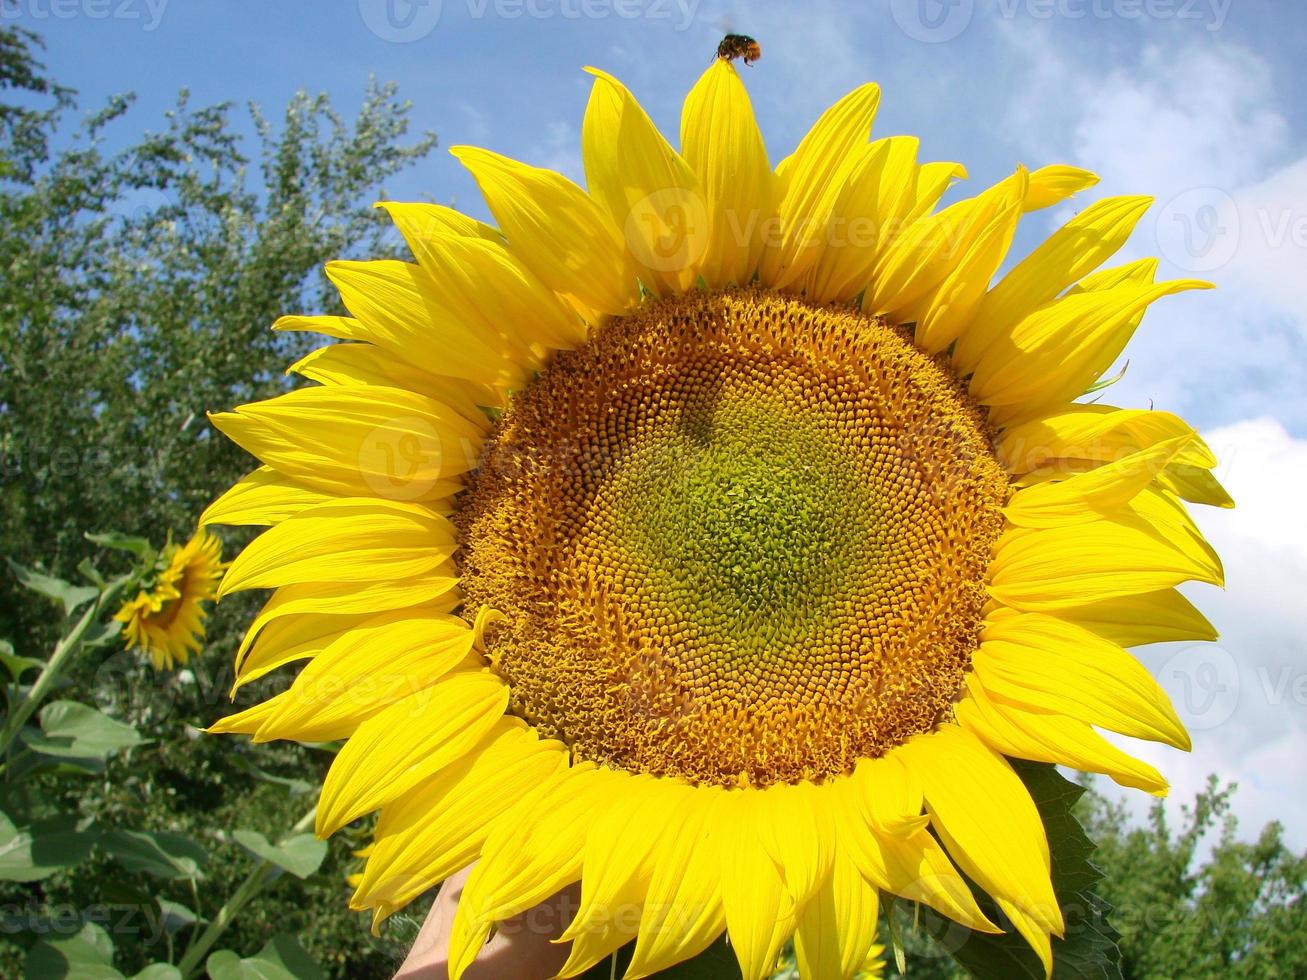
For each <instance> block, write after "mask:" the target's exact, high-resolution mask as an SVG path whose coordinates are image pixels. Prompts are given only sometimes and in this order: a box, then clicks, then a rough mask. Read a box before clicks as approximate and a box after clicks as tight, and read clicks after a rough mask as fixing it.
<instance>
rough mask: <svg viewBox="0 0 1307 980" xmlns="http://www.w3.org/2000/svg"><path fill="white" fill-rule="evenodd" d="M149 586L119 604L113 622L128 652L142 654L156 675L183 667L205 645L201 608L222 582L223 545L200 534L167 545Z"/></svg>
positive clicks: (200, 531)
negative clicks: (118, 625) (120, 630)
mask: <svg viewBox="0 0 1307 980" xmlns="http://www.w3.org/2000/svg"><path fill="white" fill-rule="evenodd" d="M163 560H164V561H165V562H166V564H165V565H164V567H163V569H162V571H160V572H159V575H158V577H157V578H156V579H155V581H154V583H153V585H152V586H151V587H150V588H149V589H143V590H141V591H140V592H138V593H137V595H136V598H135V599H132V600H130V601H128V602H126V603H124V604H123V606H122V608H121V609H119V610H118V612H117V613H115V614H114V619H116V620H118V622H120V623H122V624H123V637H124V639H125V640H126V643H127V647H128V648H129V649H130V648H132V647H136V648H139V649H141V650H144V651H145V652H146V653H148V654H149V655H150V662H151V663H152V664H154V668H155V670H169V669H171V668H172V666H173V663H174V662H177V663H183V664H184V663H186V661H187V660H189V659H190V655H191V654H192V653H197V652H198V651H199V649H200V643H201V641H203V639H204V618H205V616H206V615H207V614H206V612H205V610H204V603H206V602H210V601H212V600H213V598H214V597H215V596H216V595H217V592H218V581H219V579H221V578H222V570H223V564H222V542H220V541H219V540H218V539H217V538H216V537H214V536H213V535H212V534H209V533H208V532H207V531H205V530H203V529H201V530H199V531H197V532H196V533H195V534H194V535H193V536H192V537H191V539H190V540H189V541H187V542H186V544H184V545H176V544H170V545H169V546H168V547H167V548H166V549H165V550H164V553H163Z"/></svg>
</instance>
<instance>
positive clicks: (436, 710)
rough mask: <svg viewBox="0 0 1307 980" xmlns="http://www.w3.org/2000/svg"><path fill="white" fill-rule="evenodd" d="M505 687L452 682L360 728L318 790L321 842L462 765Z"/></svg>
mask: <svg viewBox="0 0 1307 980" xmlns="http://www.w3.org/2000/svg"><path fill="white" fill-rule="evenodd" d="M506 707H508V686H507V685H506V684H504V682H503V681H502V680H500V679H499V677H498V676H496V675H495V674H492V673H491V672H490V671H476V672H474V673H460V674H453V675H451V676H449V677H447V678H445V679H444V680H440V681H437V682H436V683H435V684H432V685H431V686H430V687H428V688H427V689H426V690H423V691H418V692H417V693H416V694H411V695H409V696H408V697H406V698H402V699H400V700H399V701H396V702H395V703H394V704H392V705H390V706H389V707H387V708H385V709H384V710H382V711H381V712H379V713H378V714H376V715H375V716H373V717H372V718H369V719H368V720H367V721H365V722H363V724H361V725H360V726H359V728H358V731H356V732H355V733H354V734H353V736H352V737H351V738H350V739H349V740H348V741H347V742H346V743H345V745H344V747H343V748H342V749H341V750H340V752H339V753H337V755H336V758H335V760H334V761H333V762H332V764H331V768H330V769H329V770H328V771H327V776H326V779H325V780H323V783H322V795H321V797H320V798H319V800H318V814H317V834H318V836H319V837H326V836H328V835H330V834H334V833H335V832H336V831H337V830H339V829H340V828H341V827H343V826H345V824H347V823H349V822H350V821H352V820H356V819H358V818H359V817H361V816H363V815H364V814H365V813H371V812H372V811H373V810H376V809H379V808H380V807H382V806H383V805H385V804H386V803H389V802H390V801H391V800H394V799H396V798H398V797H400V796H402V795H403V794H405V793H407V792H408V791H409V790H411V789H413V787H415V786H417V785H418V784H419V783H421V782H422V781H423V780H425V779H427V778H429V777H431V776H434V775H435V774H436V773H437V772H439V771H440V770H441V769H443V768H444V767H445V766H448V765H450V764H451V763H453V762H456V761H458V760H459V759H461V758H463V757H464V756H465V755H466V754H467V753H468V752H470V751H471V750H472V749H473V748H474V747H475V746H476V745H477V743H478V742H480V740H481V738H482V736H484V735H485V734H486V733H487V732H489V731H490V729H491V728H492V727H493V726H494V725H495V724H496V723H497V722H498V721H499V720H500V719H501V718H502V717H503V715H504V709H505V708H506Z"/></svg>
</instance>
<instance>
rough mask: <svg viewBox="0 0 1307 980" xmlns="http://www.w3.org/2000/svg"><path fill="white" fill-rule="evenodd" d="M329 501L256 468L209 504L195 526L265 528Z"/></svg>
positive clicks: (272, 472)
mask: <svg viewBox="0 0 1307 980" xmlns="http://www.w3.org/2000/svg"><path fill="white" fill-rule="evenodd" d="M331 499H332V496H331V495H330V494H327V493H324V492H322V491H321V490H311V489H309V488H308V487H304V486H300V485H299V484H297V483H295V482H294V481H292V480H290V479H288V478H286V477H284V476H282V475H281V474H280V473H278V472H277V471H276V470H274V469H273V468H272V467H271V466H260V467H259V468H258V469H257V470H255V471H254V472H253V473H249V474H246V475H245V476H243V477H241V479H240V480H238V481H236V483H235V485H234V486H232V488H231V489H230V490H228V491H227V492H226V493H224V494H223V495H222V496H221V497H219V498H218V499H217V500H215V501H214V502H213V503H211V504H209V506H208V507H206V508H205V510H204V513H203V514H201V515H200V520H199V526H200V527H205V526H206V525H209V524H228V525H235V526H240V525H251V524H254V525H262V526H264V527H267V526H270V525H272V524H278V523H280V522H281V521H284V520H285V519H286V518H288V517H293V516H294V515H295V514H298V513H299V512H300V511H302V510H304V509H305V508H306V507H312V506H313V505H314V504H320V503H323V502H325V501H327V500H331Z"/></svg>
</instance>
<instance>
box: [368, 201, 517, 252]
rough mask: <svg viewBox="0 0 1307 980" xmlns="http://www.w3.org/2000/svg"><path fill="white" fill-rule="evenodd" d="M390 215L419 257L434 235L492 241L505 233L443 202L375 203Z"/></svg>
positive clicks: (501, 237) (500, 237)
mask: <svg viewBox="0 0 1307 980" xmlns="http://www.w3.org/2000/svg"><path fill="white" fill-rule="evenodd" d="M373 207H375V208H380V209H381V210H383V211H385V212H386V214H388V215H390V220H391V221H393V222H394V223H395V227H396V228H398V229H399V233H400V234H401V235H403V236H404V241H406V242H408V243H409V251H410V252H412V253H413V257H414V258H415V259H416V258H418V253H419V252H420V251H421V250H422V248H423V245H422V243H423V242H426V241H428V240H429V239H432V238H444V237H448V236H450V235H455V236H457V237H459V238H481V239H484V240H485V241H488V242H502V241H503V240H504V236H503V235H501V234H500V233H499V229H497V228H494V227H492V226H491V225H488V224H486V223H485V222H484V221H477V220H476V219H475V218H470V217H468V216H467V215H466V214H463V212H461V211H455V210H454V209H453V208H447V207H445V206H444V205H443V204H431V203H428V202H426V201H413V202H408V201H378V202H377V203H376V204H374V205H373Z"/></svg>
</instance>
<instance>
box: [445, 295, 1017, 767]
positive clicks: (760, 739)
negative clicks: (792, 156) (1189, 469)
mask: <svg viewBox="0 0 1307 980" xmlns="http://www.w3.org/2000/svg"><path fill="white" fill-rule="evenodd" d="M1006 493H1007V482H1006V477H1005V475H1004V473H1003V471H1002V469H1001V468H1000V467H999V465H998V463H997V462H996V461H995V460H994V457H993V455H992V452H991V449H990V439H989V433H988V431H987V429H986V427H985V424H984V422H983V420H982V418H981V416H980V415H979V413H978V412H977V411H976V409H975V407H974V405H972V404H971V402H970V401H969V400H968V399H967V398H966V396H965V394H964V392H963V391H962V389H961V388H960V386H959V385H958V384H957V382H956V381H955V380H954V379H953V378H952V376H951V375H950V374H949V373H948V372H947V370H946V369H945V368H944V367H942V366H941V364H940V363H937V362H936V360H934V359H932V358H930V357H928V356H926V355H925V354H923V353H921V352H920V351H918V350H917V349H916V348H915V347H913V346H912V344H911V343H910V341H909V340H908V339H907V338H906V337H905V336H904V335H903V334H902V332H901V331H898V330H896V329H894V328H891V327H889V326H886V325H885V324H883V323H881V322H879V321H877V320H875V319H872V318H869V317H865V316H861V315H858V314H854V313H851V312H845V311H835V310H830V309H822V308H813V307H810V306H807V305H806V304H803V303H802V302H800V301H797V300H792V299H784V298H781V297H778V296H775V295H772V294H768V293H765V292H758V291H732V292H723V293H696V294H692V295H689V296H684V297H680V298H677V299H672V300H665V301H661V302H655V303H648V304H646V305H645V306H644V307H642V308H641V309H640V310H639V311H638V312H637V313H635V314H634V315H632V316H629V317H625V318H621V319H618V320H615V321H613V322H612V323H610V324H609V325H607V326H606V327H604V328H603V329H602V330H600V331H599V332H597V334H596V335H595V336H594V337H593V338H592V339H591V341H590V342H589V343H588V344H586V345H585V346H583V347H582V348H580V349H579V350H576V351H571V352H567V353H563V354H559V355H558V356H557V357H556V358H555V359H554V361H553V362H552V363H551V365H550V366H549V367H548V368H547V369H546V370H545V371H544V372H542V373H541V375H540V376H539V377H538V378H536V379H535V380H534V381H532V382H531V383H530V384H529V385H528V386H527V387H526V388H525V389H524V390H523V391H521V392H519V393H517V394H516V395H515V396H514V397H513V399H512V402H511V405H510V408H509V410H508V412H507V413H506V414H505V415H504V417H503V418H502V419H501V420H500V422H499V423H498V425H497V426H496V429H495V431H494V433H493V434H492V436H491V439H490V440H489V443H488V446H487V449H486V453H485V456H484V458H483V460H482V465H481V468H480V470H479V472H478V474H477V476H476V478H475V480H474V482H473V485H472V487H471V488H470V489H469V490H468V491H467V492H466V493H465V494H464V495H463V497H462V498H461V503H460V505H459V512H458V514H457V517H456V520H457V522H458V524H459V526H460V530H461V533H462V535H463V545H464V547H463V551H462V553H461V556H460V561H461V572H462V577H463V584H464V589H465V593H466V596H467V601H468V609H469V610H470V611H475V610H476V609H478V608H479V607H480V606H481V605H482V604H485V605H489V606H492V607H493V608H495V609H497V610H499V611H500V612H502V613H503V614H504V616H505V618H504V620H502V621H501V622H500V624H499V626H498V627H497V628H495V629H493V630H492V631H491V632H490V634H489V635H488V637H487V650H488V653H489V656H490V659H491V662H492V664H493V665H494V667H495V669H496V670H497V671H499V672H500V673H501V674H502V675H503V676H504V677H505V678H506V679H507V680H508V681H509V683H510V685H511V687H512V692H513V693H512V701H511V710H513V711H515V712H516V713H518V714H520V715H521V716H522V717H524V718H526V719H527V720H529V721H531V722H532V723H533V724H535V725H536V726H537V727H538V728H539V729H540V730H541V731H542V733H544V734H548V735H552V736H555V737H558V738H561V739H563V740H564V741H566V742H567V743H568V744H570V745H571V746H572V748H573V751H574V752H575V754H576V755H577V756H578V757H579V758H588V759H593V760H595V761H598V762H602V763H606V764H608V765H612V766H615V767H620V768H625V769H629V770H632V771H637V772H651V773H655V774H658V775H678V776H682V777H684V778H686V779H689V780H691V781H694V782H708V783H718V784H722V785H740V784H748V785H767V784H770V783H773V782H778V781H794V780H798V779H819V778H823V777H826V776H831V775H834V774H837V773H842V772H847V771H849V770H850V769H851V768H852V767H853V765H854V763H856V761H857V760H858V759H859V758H864V757H874V756H877V755H880V754H882V753H883V752H884V751H886V750H887V749H889V748H891V747H892V746H894V745H897V744H900V743H901V742H903V741H904V740H905V739H907V738H909V737H911V736H912V735H914V734H917V733H919V732H923V731H927V730H929V729H930V728H931V727H932V726H933V725H934V724H936V723H937V722H938V720H939V719H940V717H941V716H943V715H945V714H946V713H947V712H948V710H949V707H950V705H951V704H952V702H953V701H954V700H955V699H956V697H957V696H958V693H959V691H960V689H961V686H962V683H963V678H964V674H965V671H966V670H967V667H968V665H969V663H970V658H971V654H972V652H973V651H974V649H975V646H976V643H977V636H978V632H979V624H980V618H981V611H982V607H983V605H984V601H985V594H984V588H983V576H984V572H985V568H986V566H987V564H988V559H989V553H990V548H991V545H992V544H993V541H994V539H995V538H996V537H997V535H998V532H999V530H1000V529H1001V527H1002V517H1001V513H1000V508H1001V507H1002V506H1003V503H1004V500H1005V497H1006Z"/></svg>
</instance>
